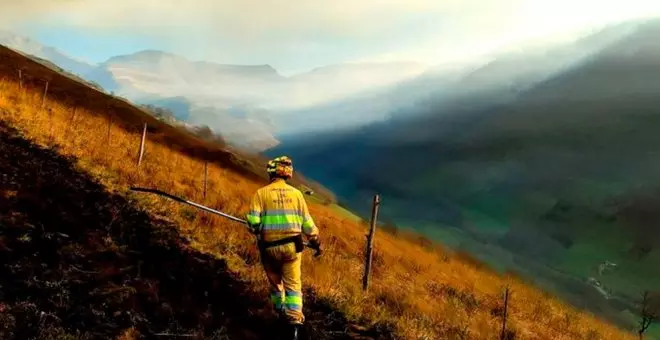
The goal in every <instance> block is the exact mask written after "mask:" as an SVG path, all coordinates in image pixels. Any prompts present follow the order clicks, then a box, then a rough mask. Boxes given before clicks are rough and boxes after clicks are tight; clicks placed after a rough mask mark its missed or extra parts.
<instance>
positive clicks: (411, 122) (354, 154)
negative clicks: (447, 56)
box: [267, 20, 660, 321]
mask: <svg viewBox="0 0 660 340" xmlns="http://www.w3.org/2000/svg"><path fill="white" fill-rule="evenodd" d="M658 37H660V20H656V21H648V22H635V23H626V24H621V25H618V26H613V27H610V28H608V29H606V30H603V31H601V32H599V33H596V34H594V35H592V36H589V37H586V38H584V39H581V40H578V41H576V42H575V43H574V44H571V45H567V46H562V47H561V48H559V49H553V50H549V51H545V52H543V53H530V54H520V55H508V56H503V57H502V58H498V59H496V60H493V61H492V62H490V63H487V64H485V65H482V66H479V67H476V68H474V69H472V70H469V71H464V72H462V73H460V74H457V75H456V76H455V77H453V78H452V79H450V80H445V79H442V75H440V76H439V77H438V78H436V80H435V82H433V83H434V84H440V86H433V87H432V89H431V90H427V91H425V93H424V97H423V98H418V99H416V100H415V104H414V105H405V106H401V107H396V108H394V110H387V108H384V109H383V110H384V111H383V113H382V115H383V116H385V117H387V119H384V120H383V121H381V122H378V123H371V124H365V125H363V126H361V127H359V128H355V129H353V130H346V131H342V132H341V133H333V132H327V133H324V134H321V133H316V134H313V135H291V136H287V137H285V138H280V140H281V142H282V143H281V144H280V146H278V147H276V148H274V149H272V150H269V151H267V153H268V154H273V155H274V154H281V153H286V154H288V155H290V156H291V157H293V159H294V160H295V162H296V167H297V168H298V169H301V171H303V172H304V173H305V174H307V175H308V176H310V177H312V178H314V179H316V180H318V181H321V182H322V183H324V184H325V185H326V186H328V187H330V188H331V189H333V190H334V191H335V193H336V194H337V195H338V197H339V198H340V199H342V200H344V202H345V203H347V204H349V205H350V206H351V208H353V209H355V210H357V211H360V212H361V213H362V214H363V215H364V216H368V209H369V206H370V203H369V202H370V199H371V196H372V195H373V194H374V193H380V194H381V196H382V202H383V203H382V208H381V211H382V212H381V215H382V218H383V219H384V220H385V221H390V222H393V223H396V224H399V225H402V226H413V227H415V228H417V229H418V230H420V231H423V232H424V233H426V234H427V235H430V236H432V237H435V238H437V239H439V240H442V241H443V242H445V243H446V244H449V245H451V246H453V247H456V248H459V249H466V250H468V251H470V252H471V253H473V254H477V255H478V257H480V258H481V259H483V260H486V261H488V262H490V263H491V264H493V265H494V266H496V267H498V268H501V269H509V270H515V271H517V272H519V273H523V274H525V275H526V276H528V277H531V278H533V279H535V280H537V282H542V283H543V285H544V286H545V287H546V288H548V289H551V290H553V291H555V292H559V295H561V296H564V297H566V298H568V299H570V300H571V301H572V302H573V303H575V304H577V305H581V306H586V307H589V308H590V309H592V310H593V311H595V312H597V313H599V314H601V315H606V316H608V317H610V318H618V321H621V318H624V317H623V316H622V315H624V314H625V313H627V312H626V311H625V310H626V309H627V310H628V311H630V310H631V308H633V307H632V301H633V299H634V298H637V297H638V295H639V292H640V291H642V290H644V289H650V290H653V289H658V287H660V227H658V225H659V223H660V209H658V208H657V207H658V205H659V204H660V185H659V183H660V157H659V155H660V133H658V131H660V43H658V41H659V40H658ZM431 79H432V78H431ZM418 81H421V80H419V79H414V80H412V81H410V82H408V83H407V85H399V86H398V87H395V88H393V89H391V91H389V92H384V93H381V95H380V96H378V95H375V96H373V97H372V98H367V99H364V100H363V103H356V105H355V107H359V106H367V105H370V104H372V105H375V104H376V103H378V100H379V99H380V100H385V101H389V100H390V98H392V97H393V96H396V95H397V94H400V93H409V92H415V91H417V90H412V91H411V90H408V87H411V88H417V89H419V88H420V87H421V86H418V85H417V84H416V83H417V82H418ZM423 81H424V83H426V84H428V83H431V82H432V80H430V79H424V80H423ZM310 112H312V111H311V110H310ZM385 207H387V208H385ZM605 261H613V262H615V263H617V264H618V267H617V270H616V271H615V272H613V273H609V274H606V275H602V276H601V275H600V274H599V273H598V272H597V270H596V268H597V267H598V265H599V264H600V263H603V262H605ZM563 275H571V276H574V277H577V278H580V279H582V280H583V282H584V284H585V285H586V284H590V283H588V282H593V279H595V280H596V281H598V282H599V286H598V289H601V290H603V289H606V290H607V291H608V292H611V294H612V295H613V296H619V297H622V299H623V300H625V301H627V303H624V304H621V303H620V300H618V299H610V300H607V299H606V298H604V297H600V298H599V299H592V298H588V299H587V298H586V297H585V296H584V295H582V294H579V293H577V290H576V289H575V287H574V284H572V283H571V284H569V283H568V282H567V281H565V279H564V278H562V277H563ZM589 277H591V278H592V281H588V279H589Z"/></svg>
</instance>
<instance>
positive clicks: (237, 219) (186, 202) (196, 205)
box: [131, 187, 321, 257]
mask: <svg viewBox="0 0 660 340" xmlns="http://www.w3.org/2000/svg"><path fill="white" fill-rule="evenodd" d="M131 190H132V191H137V192H146V193H152V194H156V195H159V196H164V197H167V198H169V199H172V200H175V201H177V202H180V203H184V204H188V205H192V206H193V207H195V208H199V209H202V210H204V211H208V212H210V213H212V214H216V215H219V216H222V217H224V218H227V219H230V220H232V221H234V222H238V223H242V224H245V225H246V226H248V223H247V221H246V220H243V219H240V218H238V217H236V216H232V215H229V214H225V213H223V212H221V211H217V210H215V209H211V208H209V207H206V206H203V205H201V204H199V203H195V202H192V201H188V200H186V199H183V198H181V197H177V196H174V195H172V194H168V193H166V192H163V191H160V190H157V189H147V188H138V187H131ZM304 244H305V246H306V247H308V248H310V249H314V250H315V251H316V252H315V253H314V256H315V257H318V256H320V255H321V249H316V248H313V247H311V246H310V244H309V243H304Z"/></svg>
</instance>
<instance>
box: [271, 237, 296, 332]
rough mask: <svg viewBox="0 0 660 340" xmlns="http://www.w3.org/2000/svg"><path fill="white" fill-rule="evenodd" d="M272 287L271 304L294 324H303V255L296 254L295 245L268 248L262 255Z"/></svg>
mask: <svg viewBox="0 0 660 340" xmlns="http://www.w3.org/2000/svg"><path fill="white" fill-rule="evenodd" d="M261 262H262V264H263V266H264V269H265V270H266V275H267V276H268V281H269V282H270V286H271V302H272V303H273V305H274V307H275V309H276V310H278V311H280V312H283V313H284V315H285V316H286V318H287V320H288V321H289V322H290V323H292V324H302V323H303V322H304V321H305V317H304V315H303V312H302V307H303V296H302V282H301V278H300V272H301V264H302V253H296V247H295V244H294V243H288V244H283V245H280V246H275V247H271V248H266V249H265V250H264V251H263V252H262V254H261Z"/></svg>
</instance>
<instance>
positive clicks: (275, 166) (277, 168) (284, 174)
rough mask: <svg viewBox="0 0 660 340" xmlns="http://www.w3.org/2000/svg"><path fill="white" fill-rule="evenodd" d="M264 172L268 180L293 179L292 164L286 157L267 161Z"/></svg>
mask: <svg viewBox="0 0 660 340" xmlns="http://www.w3.org/2000/svg"><path fill="white" fill-rule="evenodd" d="M266 171H267V172H268V175H269V176H270V178H274V177H279V178H284V179H289V178H291V177H293V162H291V158H289V157H287V156H280V157H277V158H273V159H271V160H270V161H268V164H267V165H266Z"/></svg>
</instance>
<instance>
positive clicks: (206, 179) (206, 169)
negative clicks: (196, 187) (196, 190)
mask: <svg viewBox="0 0 660 340" xmlns="http://www.w3.org/2000/svg"><path fill="white" fill-rule="evenodd" d="M208 183H209V161H206V160H205V161H204V199H206V190H207V189H208Z"/></svg>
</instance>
